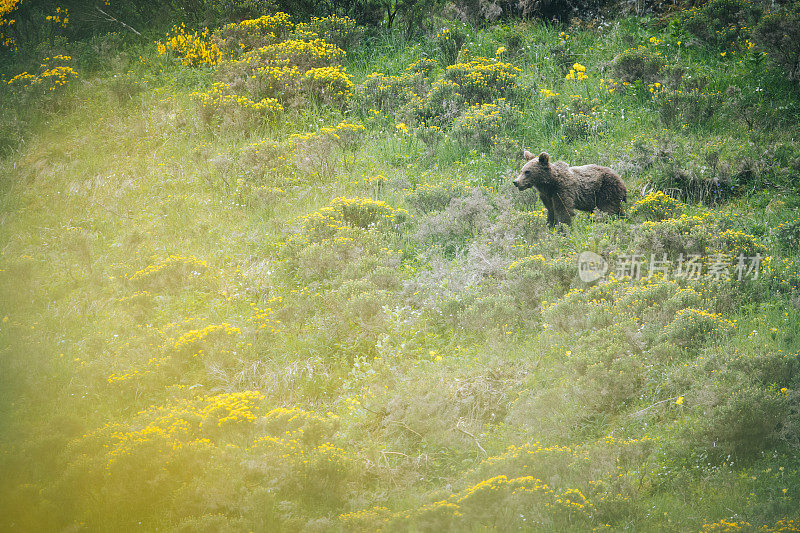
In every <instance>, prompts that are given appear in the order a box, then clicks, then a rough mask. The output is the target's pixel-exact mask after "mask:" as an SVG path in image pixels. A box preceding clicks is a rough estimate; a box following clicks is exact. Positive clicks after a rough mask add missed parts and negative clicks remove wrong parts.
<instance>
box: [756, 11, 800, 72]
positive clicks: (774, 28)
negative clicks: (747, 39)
mask: <svg viewBox="0 0 800 533" xmlns="http://www.w3.org/2000/svg"><path fill="white" fill-rule="evenodd" d="M753 41H754V42H755V43H756V44H757V45H758V46H759V47H761V48H762V49H764V50H765V51H766V52H767V54H769V56H770V57H771V58H772V59H773V60H774V61H775V63H777V64H778V66H780V67H781V69H783V71H784V73H785V74H786V77H787V78H789V79H791V80H795V81H797V80H800V2H798V1H796V0H795V1H794V2H790V3H787V4H786V5H783V6H778V7H776V8H775V10H774V11H769V12H767V13H766V14H765V15H764V17H763V18H762V19H761V21H760V22H759V23H758V26H756V28H755V31H754V32H753Z"/></svg>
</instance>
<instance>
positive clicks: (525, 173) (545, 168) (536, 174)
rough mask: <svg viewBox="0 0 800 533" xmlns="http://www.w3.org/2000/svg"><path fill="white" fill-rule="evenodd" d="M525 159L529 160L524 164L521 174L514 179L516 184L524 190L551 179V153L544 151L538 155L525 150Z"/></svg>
mask: <svg viewBox="0 0 800 533" xmlns="http://www.w3.org/2000/svg"><path fill="white" fill-rule="evenodd" d="M525 159H527V160H528V162H527V163H525V164H524V165H523V166H522V170H520V172H519V176H517V177H516V179H515V180H514V186H515V187H516V188H517V189H519V190H521V191H524V190H525V189H528V188H530V187H532V186H534V185H540V184H544V183H546V182H547V181H549V176H550V154H548V153H547V152H542V153H541V154H539V155H538V156H535V155H533V154H532V153H530V152H529V151H527V150H525Z"/></svg>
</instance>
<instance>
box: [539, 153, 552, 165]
mask: <svg viewBox="0 0 800 533" xmlns="http://www.w3.org/2000/svg"><path fill="white" fill-rule="evenodd" d="M549 162H550V154H548V153H547V152H542V153H541V154H539V163H541V164H543V165H546V164H547V163H549Z"/></svg>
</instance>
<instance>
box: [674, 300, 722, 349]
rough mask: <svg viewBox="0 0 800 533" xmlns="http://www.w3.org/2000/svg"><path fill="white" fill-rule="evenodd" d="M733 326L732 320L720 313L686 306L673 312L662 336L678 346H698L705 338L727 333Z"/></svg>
mask: <svg viewBox="0 0 800 533" xmlns="http://www.w3.org/2000/svg"><path fill="white" fill-rule="evenodd" d="M734 328H735V324H734V323H733V322H731V321H730V320H728V319H726V318H723V317H722V316H720V315H717V314H714V313H709V312H708V311H706V310H704V309H693V308H691V307H687V308H685V309H681V310H680V311H678V312H677V313H676V314H675V319H674V320H673V321H672V322H670V323H669V325H667V327H666V329H665V331H664V338H665V340H668V341H670V342H673V343H675V344H677V345H678V346H683V347H685V348H699V347H700V346H702V345H703V344H704V343H705V342H706V340H708V339H712V338H720V337H721V336H724V335H728V334H730V333H731V332H733V330H734Z"/></svg>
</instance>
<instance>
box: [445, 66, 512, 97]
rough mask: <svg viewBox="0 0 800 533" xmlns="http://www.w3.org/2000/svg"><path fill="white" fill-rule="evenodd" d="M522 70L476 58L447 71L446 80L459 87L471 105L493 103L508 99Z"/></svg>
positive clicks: (450, 67) (451, 67)
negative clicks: (504, 98)
mask: <svg viewBox="0 0 800 533" xmlns="http://www.w3.org/2000/svg"><path fill="white" fill-rule="evenodd" d="M520 72H522V71H521V69H519V68H517V67H515V66H514V65H512V64H511V63H505V62H503V61H499V60H497V59H494V58H486V57H475V58H472V59H470V60H468V61H464V62H460V63H455V64H453V65H450V66H448V67H447V68H446V69H445V79H447V80H450V81H452V82H453V83H455V84H456V85H458V86H459V88H460V90H461V94H462V95H463V96H464V98H465V99H466V100H467V102H469V103H473V104H474V103H478V102H491V101H492V100H495V99H497V98H502V97H506V96H508V95H509V93H510V91H511V89H512V88H513V87H514V85H515V84H516V80H517V77H518V76H519V73H520Z"/></svg>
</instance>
